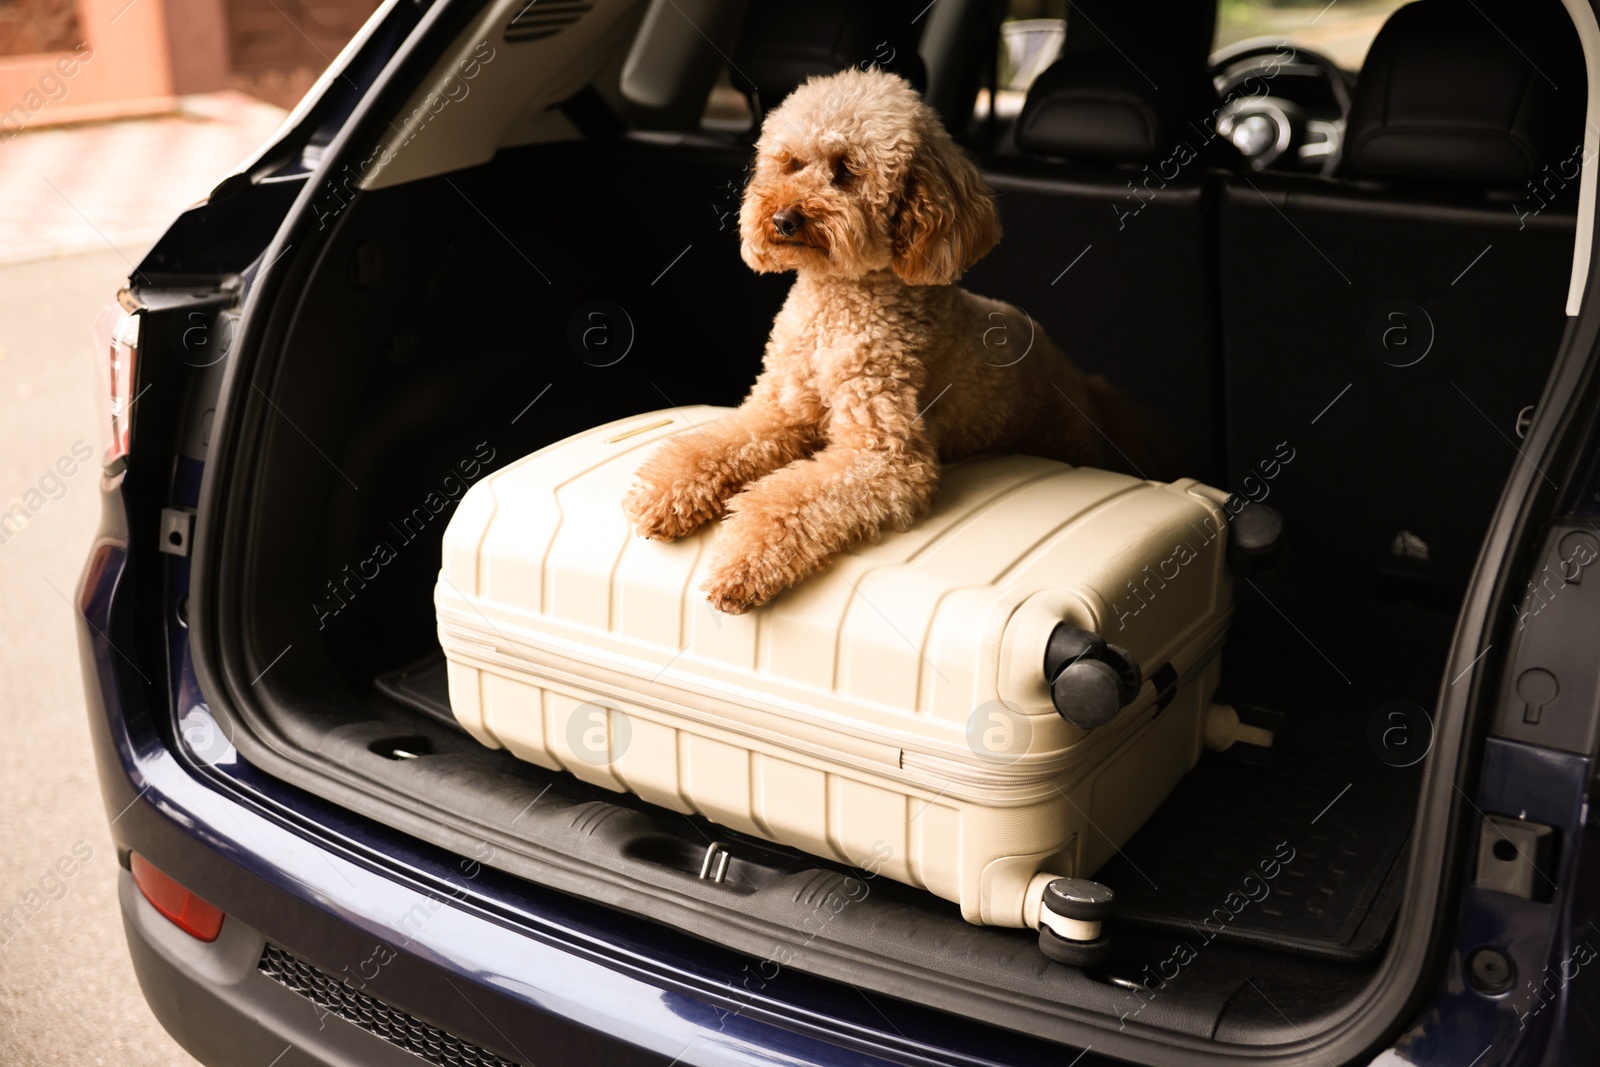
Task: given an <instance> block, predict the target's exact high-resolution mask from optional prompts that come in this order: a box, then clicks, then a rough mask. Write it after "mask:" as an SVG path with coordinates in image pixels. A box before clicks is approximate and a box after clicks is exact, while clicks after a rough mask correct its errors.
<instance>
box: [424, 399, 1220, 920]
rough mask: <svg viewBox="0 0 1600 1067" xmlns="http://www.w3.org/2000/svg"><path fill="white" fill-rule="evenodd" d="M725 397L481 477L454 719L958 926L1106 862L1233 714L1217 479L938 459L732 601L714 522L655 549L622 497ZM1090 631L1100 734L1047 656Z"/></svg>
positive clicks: (449, 643)
mask: <svg viewBox="0 0 1600 1067" xmlns="http://www.w3.org/2000/svg"><path fill="white" fill-rule="evenodd" d="M726 412H727V409H723V408H713V407H693V408H685V409H681V410H679V409H673V410H669V411H659V412H653V413H650V414H645V415H638V416H635V417H632V418H628V419H623V420H620V421H618V422H614V423H611V424H609V425H606V426H602V427H599V428H597V429H593V430H590V431H588V432H586V433H581V434H578V435H576V436H574V437H571V438H568V439H567V440H565V441H561V442H559V443H557V444H553V445H550V446H549V447H547V448H544V449H542V450H540V451H538V452H535V453H534V454H532V455H530V456H528V457H526V458H524V459H522V460H520V461H518V462H516V463H513V464H511V465H510V466H508V467H506V468H504V469H502V470H500V471H497V472H496V473H495V474H493V475H491V476H489V477H487V478H485V479H483V480H482V481H480V482H478V483H477V484H476V485H474V486H473V487H472V489H471V490H470V491H469V492H468V493H467V495H466V496H465V497H464V498H463V500H462V502H461V505H460V507H459V509H458V510H457V511H456V513H455V516H454V517H453V519H452V520H451V522H450V525H449V529H448V530H447V531H446V532H445V537H444V557H443V567H442V570H441V572H440V576H439V583H438V586H437V590H436V595H435V603H436V607H437V609H438V618H439V638H440V642H441V643H442V645H443V647H444V650H445V652H446V654H447V656H448V659H449V685H450V701H451V705H452V706H453V708H454V710H455V715H456V717H457V719H459V720H460V722H461V725H462V726H463V727H465V728H466V729H467V730H468V731H469V732H471V733H472V735H473V736H474V737H476V738H477V739H478V740H480V741H481V742H483V743H484V744H486V745H490V746H497V747H498V746H504V747H505V748H506V749H508V750H510V751H511V752H512V753H513V754H514V755H516V756H518V757H520V758H522V759H526V760H530V761H532V762H534V763H536V764H539V765H540V766H543V767H548V768H551V769H559V770H564V771H569V772H571V773H572V774H574V775H576V776H577V777H578V778H581V779H583V780H584V781H587V782H592V783H594V784H596V785H600V786H604V787H606V788H608V789H614V790H618V791H629V792H632V793H635V794H637V795H639V796H640V797H643V798H644V799H646V800H648V801H650V802H652V803H654V804H658V805H660V806H662V807H665V808H670V809H673V810H675V811H680V812H692V813H699V814H701V815H703V816H705V817H706V818H708V819H710V820H712V821H713V822H715V823H718V824H721V825H723V826H726V827H731V828H733V829H735V830H738V831H742V832H744V833H747V834H754V835H757V836H759V837H762V838H765V839H767V840H771V841H775V842H779V843H782V844H786V845H790V846H793V847H797V848H800V849H803V850H805V851H808V852H810V853H813V854H815V855H819V856H823V857H828V858H831V859H834V860H837V861H839V862H842V863H846V864H850V865H853V866H857V867H864V868H867V869H869V870H872V871H874V872H876V873H881V874H883V875H886V876H888V877H891V878H894V879H896V880H898V881H902V882H907V883H909V884H911V885H914V886H919V887H922V888H925V889H927V890H929V891H930V892H932V893H935V894H937V895H938V896H941V897H944V898H946V899H948V900H951V901H955V902H958V903H959V904H960V906H961V912H962V915H963V916H965V918H966V919H967V920H969V921H971V922H974V923H986V924H992V925H1000V926H1014V927H1023V926H1032V927H1036V926H1038V925H1039V923H1040V921H1041V920H1040V915H1039V908H1040V898H1041V895H1042V894H1043V892H1044V887H1045V885H1046V884H1047V883H1048V882H1049V881H1050V880H1051V879H1052V878H1053V877H1055V876H1069V877H1084V876H1087V875H1088V874H1091V873H1092V872H1093V871H1094V870H1095V869H1096V868H1097V867H1098V866H1099V865H1100V864H1102V863H1103V862H1105V861H1106V860H1107V859H1108V858H1110V856H1111V855H1113V854H1114V852H1115V850H1116V849H1117V848H1118V847H1119V846H1121V844H1122V843H1123V842H1125V841H1126V840H1127V839H1128V838H1129V837H1130V836H1131V835H1132V834H1133V833H1134V832H1135V831H1136V830H1137V829H1138V828H1139V827H1140V825H1142V824H1143V823H1144V821H1145V820H1146V819H1147V818H1148V817H1149V816H1150V815H1151V813H1152V812H1154V811H1155V809H1156V807H1157V806H1158V805H1160V803H1161V802H1162V800H1163V799H1164V798H1165V797H1166V795H1167V794H1168V792H1169V791H1170V790H1171V789H1172V788H1173V786H1174V785H1176V784H1177V782H1178V780H1179V779H1180V778H1181V777H1182V776H1183V775H1184V773H1185V772H1187V771H1188V770H1189V769H1190V768H1191V767H1192V766H1193V765H1194V763H1195V761H1196V759H1197V758H1198V756H1199V753H1200V750H1201V746H1202V744H1203V743H1204V742H1205V740H1206V734H1207V728H1208V723H1209V724H1210V726H1211V728H1212V732H1213V733H1216V732H1218V731H1220V732H1222V733H1226V732H1227V725H1228V723H1229V722H1232V723H1235V724H1236V723H1237V719H1236V718H1234V717H1232V716H1231V715H1229V714H1228V712H1227V709H1225V708H1214V707H1213V706H1212V705H1211V703H1210V698H1211V695H1212V692H1213V690H1214V689H1215V687H1216V682H1217V674H1218V670H1219V657H1218V652H1219V650H1220V647H1221V645H1222V641H1223V637H1224V635H1225V631H1226V628H1227V624H1228V618H1229V614H1230V606H1231V601H1230V579H1229V574H1228V571H1227V568H1226V566H1225V552H1224V548H1225V542H1226V537H1227V525H1226V518H1225V515H1224V511H1223V508H1222V504H1223V499H1224V496H1223V494H1222V493H1221V492H1219V491H1218V490H1215V489H1212V488H1209V487H1207V486H1204V485H1201V484H1199V483H1197V482H1194V481H1179V482H1175V483H1171V484H1164V483H1156V482H1146V481H1140V480H1138V479H1135V478H1132V477H1127V476H1124V475H1120V474H1113V473H1109V472H1106V471H1100V470H1092V469H1089V468H1073V467H1068V466H1066V465H1064V464H1060V463H1055V462H1052V461H1049V460H1044V459H1037V458H1032V457H1026V456H1004V457H995V458H985V459H979V460H973V461H968V462H964V463H958V464H950V465H947V466H946V468H945V471H944V473H943V479H942V483H941V488H940V490H939V495H938V498H937V500H936V501H935V504H934V507H933V510H932V511H931V513H930V514H929V515H928V516H927V517H926V518H924V519H923V520H922V521H921V522H919V523H917V525H916V526H915V527H914V528H913V529H911V530H909V531H907V532H904V533H892V534H889V535H887V536H885V537H884V538H883V539H882V540H881V541H880V542H878V543H876V544H872V545H867V546H864V547H862V548H860V549H858V550H857V551H856V552H854V553H852V554H849V555H846V556H843V557H841V558H840V559H838V560H837V561H836V562H835V563H834V564H833V565H832V566H831V567H830V568H829V569H828V570H826V571H824V572H822V573H821V574H818V575H815V576H813V577H811V578H809V579H807V580H806V581H804V582H802V583H801V584H800V585H798V586H796V587H794V588H793V589H790V590H789V591H787V592H785V593H783V594H782V595H780V596H779V597H778V598H777V599H776V600H775V601H773V602H772V603H771V604H769V605H767V606H766V607H763V608H759V609H757V610H755V611H752V612H750V613H749V614H747V615H741V616H729V615H723V614H721V613H719V612H717V611H715V610H714V609H713V608H712V607H711V606H710V605H709V604H708V603H707V602H706V600H705V596H704V594H703V593H701V592H700V591H699V588H698V587H699V585H700V583H701V581H702V580H703V577H704V574H703V572H704V569H705V567H706V565H707V560H708V556H709V553H708V551H707V550H708V548H709V546H710V544H711V541H712V539H713V537H714V536H715V533H716V531H715V526H714V525H713V526H712V527H708V528H706V529H704V530H701V531H700V532H699V533H697V534H695V535H693V536H690V537H688V538H685V539H683V540H681V541H678V542H675V543H663V542H657V541H650V540H647V539H645V538H643V537H639V536H637V535H635V534H634V533H633V532H632V530H631V529H630V527H629V525H628V522H627V520H626V519H625V518H624V516H623V512H622V507H621V500H622V498H623V495H624V493H625V492H626V490H627V488H628V486H629V484H630V483H631V481H632V478H633V475H634V472H635V470H636V469H637V468H638V467H639V464H640V463H641V461H642V460H643V459H644V457H645V456H646V454H647V453H648V452H649V451H650V450H651V449H652V448H653V447H654V446H655V445H656V444H657V443H658V442H660V441H661V440H662V439H663V438H665V437H667V436H669V435H672V434H676V433H686V432H688V433H692V432H694V431H695V427H696V426H699V425H702V424H704V423H706V422H708V421H710V420H713V419H716V418H718V417H719V416H721V415H723V414H726ZM1063 623H1065V624H1066V626H1062V625H1061V624H1063ZM1081 631H1087V632H1089V633H1091V634H1094V633H1098V634H1099V635H1101V636H1102V637H1103V638H1104V640H1105V641H1107V642H1110V645H1109V646H1108V647H1109V648H1110V653H1106V654H1105V655H1103V656H1101V657H1100V658H1102V659H1107V658H1108V657H1109V659H1108V662H1110V663H1111V664H1112V666H1113V667H1114V668H1115V669H1116V670H1117V671H1118V672H1120V678H1121V681H1122V688H1123V693H1122V696H1121V697H1120V698H1119V699H1118V700H1117V701H1116V703H1114V704H1112V705H1111V706H1110V707H1109V708H1108V709H1106V710H1107V711H1108V712H1110V713H1112V714H1111V717H1110V719H1109V721H1107V722H1105V723H1104V724H1103V725H1099V726H1097V727H1095V728H1093V729H1083V728H1080V727H1075V726H1073V725H1071V724H1070V723H1069V722H1068V721H1067V720H1066V718H1064V713H1058V711H1057V707H1056V702H1058V701H1059V699H1060V694H1059V693H1057V694H1056V701H1053V693H1052V687H1051V685H1049V684H1047V677H1046V666H1045V660H1046V659H1047V654H1054V653H1051V649H1052V648H1053V647H1054V646H1053V642H1056V643H1059V641H1060V640H1062V639H1063V635H1065V638H1066V639H1067V640H1068V643H1069V644H1070V643H1071V639H1073V637H1074V635H1077V637H1078V638H1082V637H1083V634H1082V633H1081ZM1057 651H1059V650H1057ZM1111 653H1115V654H1116V656H1123V657H1131V659H1132V660H1133V661H1134V662H1135V663H1136V664H1137V668H1136V673H1134V674H1133V675H1132V676H1131V677H1129V675H1128V666H1129V665H1128V664H1127V663H1126V662H1123V661H1121V660H1117V659H1116V658H1115V656H1112V655H1111ZM1068 654H1069V655H1076V653H1075V652H1070V651H1069V653H1068ZM1056 658H1057V659H1058V660H1059V659H1060V658H1061V656H1060V655H1057V656H1056ZM1089 658H1093V657H1089ZM1050 669H1051V671H1052V672H1054V671H1056V670H1058V669H1060V664H1059V663H1056V664H1052V665H1051V668H1050ZM1096 669H1098V664H1096ZM1090 673H1091V674H1092V673H1093V672H1090ZM1101 673H1102V674H1104V673H1106V672H1104V671H1101ZM1066 675H1067V672H1066V671H1065V670H1062V671H1061V677H1066ZM1089 681H1090V682H1095V681H1096V678H1093V677H1091V678H1090V679H1089ZM1135 687H1137V688H1135ZM1057 688H1058V689H1061V690H1064V691H1065V692H1067V693H1068V695H1069V697H1070V694H1071V692H1072V689H1071V686H1067V685H1065V683H1061V682H1058V685H1057ZM1118 704H1125V706H1122V707H1121V710H1116V709H1117V705H1118ZM1067 710H1068V711H1071V710H1072V709H1067ZM1099 717H1101V718H1103V717H1104V715H1101V716H1099ZM1080 721H1081V720H1080Z"/></svg>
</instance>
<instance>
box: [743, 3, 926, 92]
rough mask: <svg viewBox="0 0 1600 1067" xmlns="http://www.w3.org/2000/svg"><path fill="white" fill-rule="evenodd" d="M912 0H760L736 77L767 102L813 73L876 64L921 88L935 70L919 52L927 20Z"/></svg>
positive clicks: (750, 14) (751, 11) (753, 7)
mask: <svg viewBox="0 0 1600 1067" xmlns="http://www.w3.org/2000/svg"><path fill="white" fill-rule="evenodd" d="M916 13H917V12H916V9H915V8H914V7H912V6H911V4H910V3H908V2H907V0H806V3H805V4H804V6H803V9H800V8H797V6H796V5H793V4H780V3H774V2H772V0H756V2H754V3H752V4H750V6H749V8H748V10H747V11H746V12H745V17H744V23H743V25H741V26H740V28H739V40H738V43H737V45H736V46H735V47H734V51H733V56H732V59H733V64H732V69H731V71H730V75H731V77H732V79H733V84H734V85H735V86H736V87H738V88H740V89H742V90H744V91H745V92H747V93H751V94H753V95H754V97H755V99H756V101H757V103H758V105H759V107H760V109H761V110H762V111H768V110H771V109H772V108H774V107H776V106H777V105H778V104H780V103H782V101H783V98H784V97H786V96H788V95H789V94H790V93H791V92H793V91H794V89H795V88H796V87H797V86H799V85H800V84H801V83H802V82H804V81H805V80H806V79H807V78H810V77H812V76H813V75H817V74H832V73H833V72H835V71H839V70H843V69H845V68H846V67H852V66H864V65H872V64H876V65H877V66H880V67H882V68H883V69H885V70H890V71H894V72H895V73H896V74H900V75H903V76H904V77H905V78H906V80H907V81H909V82H911V84H912V85H915V86H916V87H917V88H918V89H919V90H920V89H921V88H923V86H924V85H925V84H926V83H927V71H926V69H925V68H924V67H923V63H922V59H921V57H920V56H918V55H917V36H918V32H919V30H920V23H915V22H913V21H912V19H913V18H914V16H915V15H916Z"/></svg>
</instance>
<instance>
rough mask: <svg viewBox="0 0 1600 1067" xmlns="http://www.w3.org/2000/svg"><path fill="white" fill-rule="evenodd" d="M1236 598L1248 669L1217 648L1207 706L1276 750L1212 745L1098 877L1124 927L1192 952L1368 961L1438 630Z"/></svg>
mask: <svg viewBox="0 0 1600 1067" xmlns="http://www.w3.org/2000/svg"><path fill="white" fill-rule="evenodd" d="M1263 584H1265V583H1263ZM1237 600H1238V610H1237V615H1236V617H1235V625H1234V628H1233V632H1232V634H1231V635H1230V639H1229V640H1230V646H1231V647H1243V648H1247V649H1249V657H1248V663H1244V662H1238V661H1235V660H1231V659H1230V658H1229V657H1228V655H1227V653H1224V672H1223V682H1222V687H1221V689H1219V690H1218V693H1217V699H1218V701H1219V702H1221V703H1224V704H1233V705H1234V706H1235V707H1236V708H1238V709H1239V713H1240V717H1241V718H1243V719H1244V720H1245V721H1247V722H1252V723H1255V724H1257V725H1262V726H1266V727H1269V728H1271V729H1273V730H1275V731H1276V739H1275V743H1274V745H1273V748H1272V749H1271V750H1263V749H1257V748H1253V747H1250V746H1244V747H1241V746H1237V745H1236V746H1235V748H1234V749H1232V750H1229V751H1228V752H1225V753H1214V752H1208V753H1206V754H1205V755H1204V756H1203V757H1202V758H1201V760H1200V763H1199V765H1198V766H1197V767H1196V768H1195V769H1194V771H1192V772H1191V773H1190V774H1189V775H1188V776H1187V777H1186V778H1185V779H1184V780H1183V781H1182V782H1181V783H1180V784H1179V785H1178V788H1177V789H1176V790H1175V791H1174V792H1173V794H1172V796H1171V798H1170V799H1169V800H1168V801H1167V803H1166V804H1164V805H1162V807H1161V808H1160V810H1159V811H1157V812H1156V814H1155V815H1154V816H1153V817H1152V818H1151V819H1150V821H1149V822H1148V823H1146V824H1145V826H1144V828H1143V829H1142V830H1140V831H1139V832H1138V833H1137V834H1135V835H1134V837H1133V839H1132V840H1131V841H1129V842H1128V844H1127V846H1126V847H1125V848H1124V849H1123V851H1122V853H1121V855H1119V856H1117V857H1115V858H1113V859H1112V861H1111V862H1110V863H1108V864H1107V865H1106V866H1105V867H1103V868H1101V870H1100V871H1099V872H1098V873H1097V874H1096V875H1095V877H1096V879H1097V880H1098V881H1102V882H1104V883H1106V884H1107V885H1110V886H1112V887H1113V888H1114V889H1115V890H1116V891H1117V895H1118V906H1117V918H1118V921H1119V922H1122V923H1130V924H1136V925H1141V926H1148V927H1153V928H1156V929H1161V930H1167V931H1172V932H1175V933H1178V934H1180V935H1182V936H1181V939H1180V941H1181V943H1183V944H1186V945H1187V946H1188V947H1189V948H1190V949H1191V950H1195V949H1198V948H1200V947H1201V946H1202V945H1204V944H1207V943H1209V942H1211V941H1213V940H1222V941H1233V942H1237V943H1249V944H1255V945H1260V946H1263V947H1270V948H1276V949H1280V950H1284V951H1289V952H1295V953H1299V954H1303V955H1310V956H1319V957H1322V958H1325V959H1333V960H1349V961H1354V960H1364V959H1369V958H1371V957H1372V956H1374V955H1376V954H1377V952H1378V951H1379V949H1381V948H1382V946H1383V942H1384V939H1385V937H1387V935H1388V932H1389V928H1390V926H1391V925H1392V924H1393V921H1394V917H1395V913H1396V911H1397V910H1398V908H1399V905H1400V889H1401V885H1402V881H1403V878H1404V875H1405V852H1406V846H1407V843H1408V841H1409V839H1410V835H1411V826H1412V822H1413V818H1412V811H1413V809H1414V808H1415V806H1416V797H1417V787H1418V784H1419V782H1420V780H1421V777H1422V757H1423V756H1424V755H1425V754H1426V752H1427V748H1428V744H1429V742H1430V741H1431V728H1430V726H1429V721H1428V717H1427V715H1426V713H1425V712H1424V711H1423V709H1424V708H1425V707H1431V706H1432V705H1433V703H1434V699H1435V696H1436V694H1437V691H1438V688H1439V675H1438V673H1437V670H1438V668H1437V666H1436V665H1437V664H1439V663H1440V662H1442V661H1443V659H1444V656H1445V653H1446V650H1447V648H1448V641H1449V636H1450V634H1449V629H1448V627H1447V626H1445V625H1443V622H1444V620H1442V619H1440V618H1438V617H1437V616H1422V615H1420V614H1419V615H1417V616H1409V615H1408V616H1401V617H1394V618H1389V619H1387V620H1384V623H1380V622H1378V621H1376V620H1375V619H1374V617H1373V614H1372V612H1371V610H1370V609H1369V608H1354V607H1348V606H1329V605H1327V604H1326V603H1322V604H1313V603H1308V602H1295V601H1294V600H1292V599H1291V598H1289V597H1288V596H1287V595H1285V594H1280V593H1277V592H1274V593H1273V594H1272V596H1271V599H1268V597H1267V595H1266V594H1264V593H1263V592H1262V591H1261V589H1260V587H1259V586H1252V585H1250V584H1246V583H1240V585H1239V587H1238V590H1237ZM1280 608H1281V609H1282V610H1281V611H1280V610H1279V609H1280ZM1285 623H1287V625H1285ZM1310 652H1314V653H1315V655H1312V656H1311V658H1310V659H1308V658H1307V654H1308V653H1310ZM1265 709H1271V710H1265ZM1284 857H1292V858H1289V859H1287V860H1284Z"/></svg>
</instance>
